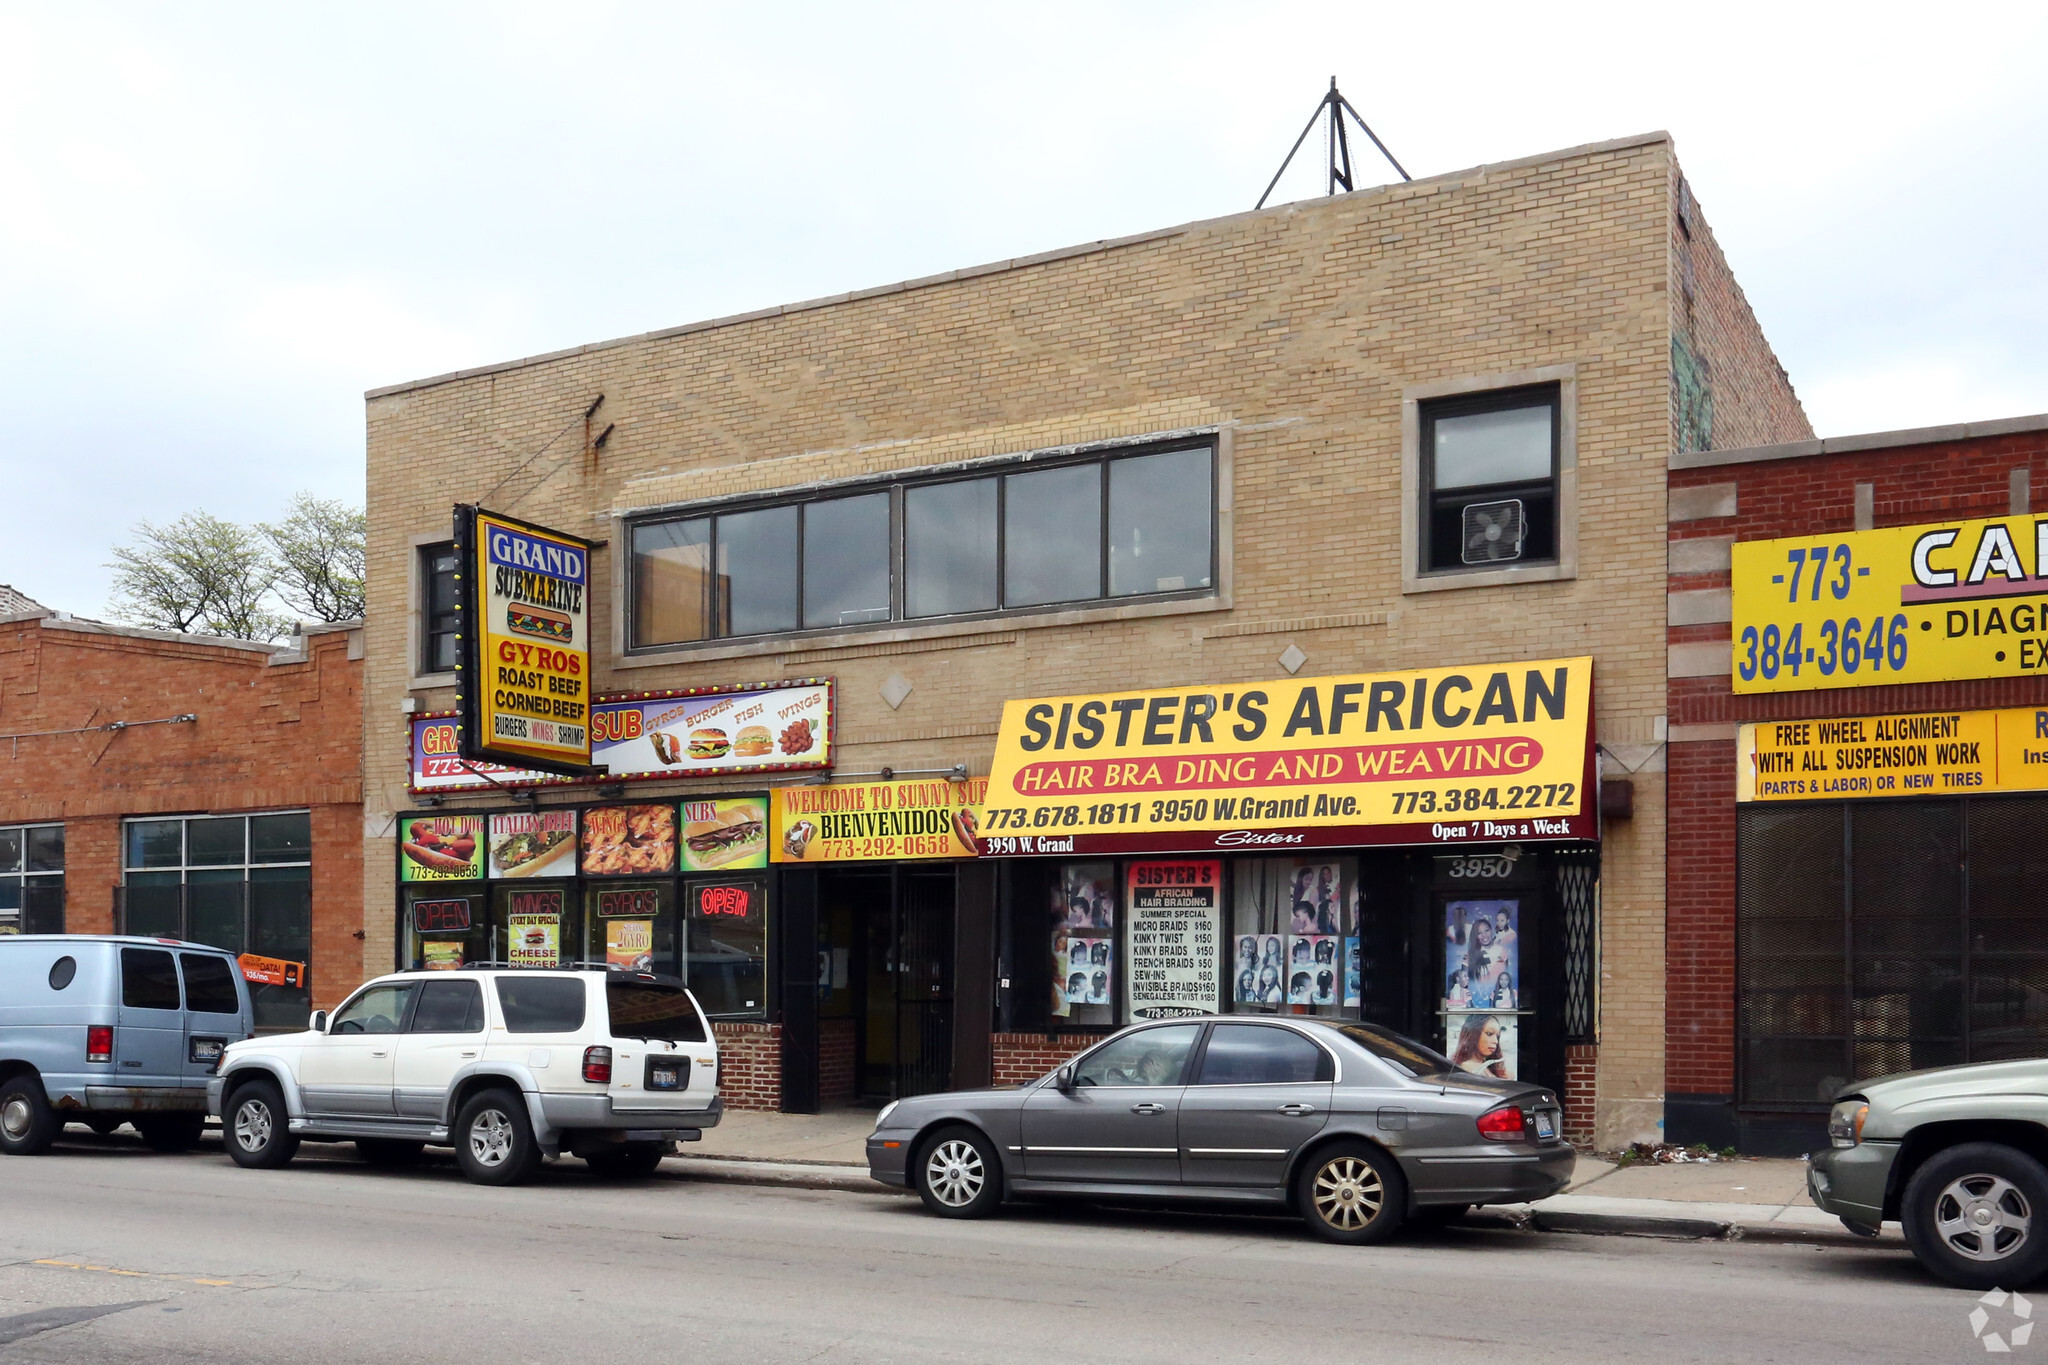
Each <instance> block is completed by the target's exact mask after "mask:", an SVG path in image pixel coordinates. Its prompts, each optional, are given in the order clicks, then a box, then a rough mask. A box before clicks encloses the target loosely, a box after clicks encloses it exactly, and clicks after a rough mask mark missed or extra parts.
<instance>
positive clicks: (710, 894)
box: [697, 886, 753, 919]
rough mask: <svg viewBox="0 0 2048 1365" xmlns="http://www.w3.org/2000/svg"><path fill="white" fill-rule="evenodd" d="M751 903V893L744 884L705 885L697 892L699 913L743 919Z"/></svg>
mask: <svg viewBox="0 0 2048 1365" xmlns="http://www.w3.org/2000/svg"><path fill="white" fill-rule="evenodd" d="M752 904H753V894H752V892H751V891H750V890H749V889H748V888H747V887H744V886H706V887H703V888H701V889H699V890H698V892H697V913H698V914H700V915H705V916H723V917H728V918H732V919H745V918H746V916H747V911H748V910H749V909H750V908H751V907H752Z"/></svg>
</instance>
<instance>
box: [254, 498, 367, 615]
mask: <svg viewBox="0 0 2048 1365" xmlns="http://www.w3.org/2000/svg"><path fill="white" fill-rule="evenodd" d="M257 529H258V530H260V531H262V533H263V536H264V539H265V540H267V541H269V542H270V554H271V558H272V560H273V562H274V563H275V564H276V569H277V577H276V580H275V582H274V584H273V587H272V590H273V591H274V592H275V593H276V594H277V596H278V598H279V600H281V601H282V602H283V603H284V604H285V605H286V606H287V607H290V608H291V609H292V610H293V611H295V612H297V613H299V615H300V616H302V617H304V618H305V619H307V620H310V621H356V620H360V619H362V615H363V541H364V538H365V537H366V536H367V534H368V532H369V518H368V517H366V516H365V515H364V514H363V512H362V510H361V509H359V508H354V507H350V506H349V505H348V504H347V503H345V502H341V501H339V500H338V499H335V498H316V497H314V496H313V495H312V494H311V493H301V494H299V495H298V496H297V497H295V498H293V499H292V505H291V511H290V514H289V515H287V516H286V517H285V519H284V520H283V521H280V522H277V523H276V524H274V525H273V524H272V523H270V522H259V523H258V525H257Z"/></svg>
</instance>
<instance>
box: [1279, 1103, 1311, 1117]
mask: <svg viewBox="0 0 2048 1365" xmlns="http://www.w3.org/2000/svg"><path fill="white" fill-rule="evenodd" d="M1280 1112H1281V1113H1283V1114H1285V1115H1287V1116H1288V1117H1289V1118H1297V1119H1298V1118H1300V1117H1301V1116H1302V1115H1304V1114H1313V1113H1315V1112H1316V1107H1315V1106H1314V1105H1312V1104H1302V1103H1299V1102H1296V1103H1293V1104H1283V1105H1281V1106H1280Z"/></svg>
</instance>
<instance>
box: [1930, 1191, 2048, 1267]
mask: <svg viewBox="0 0 2048 1365" xmlns="http://www.w3.org/2000/svg"><path fill="white" fill-rule="evenodd" d="M2033 1227H2034V1210H2033V1207H2032V1206H2031V1205H2029V1204H2028V1203H2027V1197H2026V1196H2025V1195H2024V1194H2022V1193H2020V1190H2019V1187H2018V1186H2017V1185H2015V1184H2013V1183H2012V1182H2011V1181H2010V1180H2007V1179H2006V1178H2005V1177H2003V1176H1997V1175H1982V1174H1980V1175H1966V1176H1960V1177H1958V1178H1957V1179H1955V1180H1951V1181H1950V1182H1949V1183H1948V1184H1947V1185H1946V1186H1944V1187H1943V1189H1942V1191H1941V1193H1940V1194H1939V1195H1937V1196H1935V1200H1934V1230H1935V1232H1936V1233H1937V1234H1939V1235H1940V1237H1941V1240H1942V1243H1943V1245H1945V1246H1947V1247H1948V1249H1949V1250H1950V1251H1953V1252H1954V1253H1955V1254H1956V1255H1958V1256H1961V1257H1962V1258H1964V1259H1965V1260H1970V1261H2003V1260H2007V1259H2009V1258H2010V1257H2011V1256H2013V1255H2014V1254H2015V1253H2016V1252H2018V1251H2019V1249H2020V1248H2021V1247H2023V1246H2025V1245H2026V1244H2027V1237H2028V1235H2029V1234H2031V1233H2032V1231H2033Z"/></svg>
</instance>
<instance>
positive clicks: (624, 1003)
mask: <svg viewBox="0 0 2048 1365" xmlns="http://www.w3.org/2000/svg"><path fill="white" fill-rule="evenodd" d="M604 994H605V999H606V1000H607V1001H608V1002H610V1005H611V1016H612V1036H613V1037H615V1038H660V1039H663V1040H665V1041H667V1042H671V1043H701V1042H703V1041H704V1020H703V1017H702V1016H701V1015H699V1014H698V1013H697V1002H696V1001H695V1000H693V999H691V997H690V993H689V992H688V991H686V990H684V989H683V988H682V987H681V986H670V985H665V984H664V983H662V982H659V981H607V982H606V983H605V986H604Z"/></svg>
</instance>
